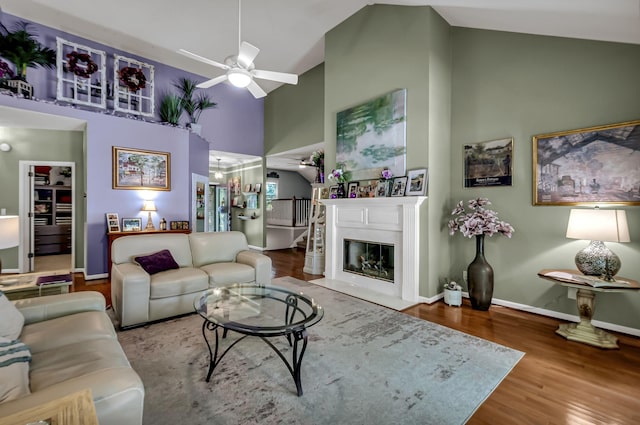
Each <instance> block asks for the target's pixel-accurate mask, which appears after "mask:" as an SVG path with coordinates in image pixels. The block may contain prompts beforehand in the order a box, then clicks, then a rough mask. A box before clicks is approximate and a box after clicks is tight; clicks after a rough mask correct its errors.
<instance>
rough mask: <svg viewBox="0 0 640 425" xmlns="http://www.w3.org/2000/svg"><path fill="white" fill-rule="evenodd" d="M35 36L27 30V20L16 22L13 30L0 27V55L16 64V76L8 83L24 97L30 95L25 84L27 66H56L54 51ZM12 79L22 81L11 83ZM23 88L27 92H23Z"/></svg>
mask: <svg viewBox="0 0 640 425" xmlns="http://www.w3.org/2000/svg"><path fill="white" fill-rule="evenodd" d="M35 37H36V34H35V33H30V32H29V24H28V23H27V22H18V23H17V24H16V27H15V30H14V31H8V30H6V28H5V27H4V26H2V27H0V56H2V57H3V58H5V59H6V60H8V61H10V62H13V64H14V65H15V66H16V76H15V77H13V78H11V80H10V81H9V85H10V86H11V87H13V88H15V89H16V90H17V91H18V92H19V93H20V92H22V94H24V95H25V97H31V95H32V93H31V91H32V89H31V86H29V85H28V84H27V68H35V67H37V66H42V67H46V68H55V66H56V51H55V50H53V49H50V48H48V47H44V46H43V45H42V44H40V42H39V41H38V40H37V39H36V38H35ZM14 81H15V82H18V81H21V82H23V83H22V84H12V82H14ZM25 86H28V87H25ZM25 90H26V91H27V93H24V92H25ZM27 94H28V95H27Z"/></svg>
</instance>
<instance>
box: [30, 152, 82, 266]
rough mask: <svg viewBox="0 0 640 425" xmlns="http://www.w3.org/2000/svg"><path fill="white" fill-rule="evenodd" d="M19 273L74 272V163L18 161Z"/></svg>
mask: <svg viewBox="0 0 640 425" xmlns="http://www.w3.org/2000/svg"><path fill="white" fill-rule="evenodd" d="M20 176H21V177H20V188H19V190H20V208H19V215H20V241H21V243H20V247H19V250H18V252H19V264H18V267H19V269H20V273H29V272H46V271H58V270H68V271H73V270H74V269H75V243H74V241H75V214H74V210H75V205H76V203H75V190H74V186H75V184H74V182H75V177H76V173H75V162H61V161H28V160H27V161H20Z"/></svg>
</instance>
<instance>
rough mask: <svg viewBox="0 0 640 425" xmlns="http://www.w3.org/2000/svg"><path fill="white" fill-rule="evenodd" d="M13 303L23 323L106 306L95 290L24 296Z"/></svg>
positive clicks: (26, 323) (95, 309)
mask: <svg viewBox="0 0 640 425" xmlns="http://www.w3.org/2000/svg"><path fill="white" fill-rule="evenodd" d="M13 303H14V304H15V306H16V307H17V308H18V310H20V312H21V313H22V315H23V316H24V324H25V325H28V324H30V323H36V322H42V321H44V320H50V319H55V318H56V317H62V316H68V315H70V314H75V313H82V312H84V311H105V308H106V301H105V299H104V296H103V295H102V294H101V293H100V292H95V291H81V292H72V293H70V294H60V295H48V296H44V297H37V298H25V299H22V300H16V301H13Z"/></svg>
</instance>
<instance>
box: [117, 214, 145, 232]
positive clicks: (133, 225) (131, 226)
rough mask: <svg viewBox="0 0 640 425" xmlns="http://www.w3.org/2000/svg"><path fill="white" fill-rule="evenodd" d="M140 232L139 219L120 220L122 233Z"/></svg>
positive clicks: (140, 223) (140, 224)
mask: <svg viewBox="0 0 640 425" xmlns="http://www.w3.org/2000/svg"><path fill="white" fill-rule="evenodd" d="M141 230H142V219H141V218H139V217H138V218H123V219H122V231H123V232H139V231H141Z"/></svg>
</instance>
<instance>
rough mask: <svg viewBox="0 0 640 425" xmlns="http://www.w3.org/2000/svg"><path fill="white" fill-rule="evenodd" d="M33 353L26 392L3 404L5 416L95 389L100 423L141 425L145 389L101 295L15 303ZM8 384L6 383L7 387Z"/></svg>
mask: <svg viewBox="0 0 640 425" xmlns="http://www.w3.org/2000/svg"><path fill="white" fill-rule="evenodd" d="M13 304H14V305H15V306H16V307H17V308H18V310H19V311H20V313H22V316H24V326H23V327H22V330H21V331H20V335H19V337H18V338H19V340H20V341H21V342H22V343H24V344H26V345H27V347H28V348H29V350H30V352H31V362H30V363H29V366H28V368H29V369H28V385H29V391H30V393H28V392H27V394H22V395H21V396H20V397H19V398H16V399H14V400H10V401H5V402H3V403H0V423H3V420H2V418H4V417H6V416H8V415H11V414H13V413H16V412H21V411H23V410H26V409H30V408H32V407H36V406H40V405H42V404H44V403H47V402H49V401H53V400H56V399H58V398H61V397H63V396H66V395H69V394H73V393H75V392H77V391H81V390H84V389H86V388H89V389H91V392H92V395H93V400H94V405H95V408H96V413H97V416H98V421H99V423H100V425H123V424H127V425H140V424H142V412H143V403H144V387H143V385H142V381H141V380H140V377H139V376H138V374H137V373H136V372H135V371H134V370H133V369H132V368H131V366H130V365H129V361H128V360H127V357H126V355H125V353H124V351H122V348H121V347H120V344H119V343H118V339H117V337H116V332H115V330H114V327H113V324H112V322H111V319H110V318H109V316H108V315H107V314H106V313H105V299H104V297H103V296H102V294H100V293H99V292H91V291H88V292H73V293H70V294H61V295H50V296H44V297H39V298H27V299H23V300H17V301H13ZM5 384H7V383H5Z"/></svg>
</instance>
